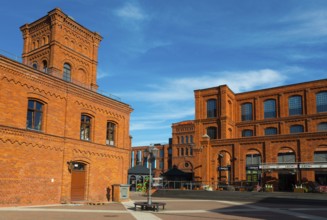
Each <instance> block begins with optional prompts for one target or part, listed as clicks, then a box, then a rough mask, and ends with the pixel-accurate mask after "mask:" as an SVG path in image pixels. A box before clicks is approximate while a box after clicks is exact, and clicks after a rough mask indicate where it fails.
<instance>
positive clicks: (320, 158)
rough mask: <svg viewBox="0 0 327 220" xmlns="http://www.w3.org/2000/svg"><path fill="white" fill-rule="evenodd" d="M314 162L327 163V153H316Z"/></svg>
mask: <svg viewBox="0 0 327 220" xmlns="http://www.w3.org/2000/svg"><path fill="white" fill-rule="evenodd" d="M314 162H327V151H316V152H315V153H314Z"/></svg>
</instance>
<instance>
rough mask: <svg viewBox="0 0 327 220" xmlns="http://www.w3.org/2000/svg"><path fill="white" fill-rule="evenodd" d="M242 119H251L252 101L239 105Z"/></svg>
mask: <svg viewBox="0 0 327 220" xmlns="http://www.w3.org/2000/svg"><path fill="white" fill-rule="evenodd" d="M241 111H242V121H251V120H253V118H252V103H245V104H243V105H242V106H241Z"/></svg>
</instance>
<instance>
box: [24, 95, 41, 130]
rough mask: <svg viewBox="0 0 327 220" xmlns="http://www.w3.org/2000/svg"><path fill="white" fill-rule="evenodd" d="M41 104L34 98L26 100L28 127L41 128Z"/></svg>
mask: <svg viewBox="0 0 327 220" xmlns="http://www.w3.org/2000/svg"><path fill="white" fill-rule="evenodd" d="M42 108H43V104H42V103H41V102H38V101H35V100H28V109H27V118H26V127H27V128H29V129H35V130H41V129H42V113H43V112H42Z"/></svg>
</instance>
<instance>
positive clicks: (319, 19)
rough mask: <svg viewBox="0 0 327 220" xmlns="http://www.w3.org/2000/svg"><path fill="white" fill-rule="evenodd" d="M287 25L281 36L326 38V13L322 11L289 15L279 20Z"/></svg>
mask: <svg viewBox="0 0 327 220" xmlns="http://www.w3.org/2000/svg"><path fill="white" fill-rule="evenodd" d="M280 23H281V24H288V25H289V26H288V29H287V30H285V31H283V32H281V34H282V35H286V36H289V35H291V36H293V37H296V38H298V37H306V36H317V37H323V36H327V13H326V11H324V10H316V11H308V12H306V13H303V12H301V13H298V14H290V15H289V16H287V17H284V18H282V19H281V20H280Z"/></svg>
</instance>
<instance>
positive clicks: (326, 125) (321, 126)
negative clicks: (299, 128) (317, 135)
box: [317, 122, 327, 131]
mask: <svg viewBox="0 0 327 220" xmlns="http://www.w3.org/2000/svg"><path fill="white" fill-rule="evenodd" d="M317 130H318V131H327V122H321V123H319V124H318V128H317Z"/></svg>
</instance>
